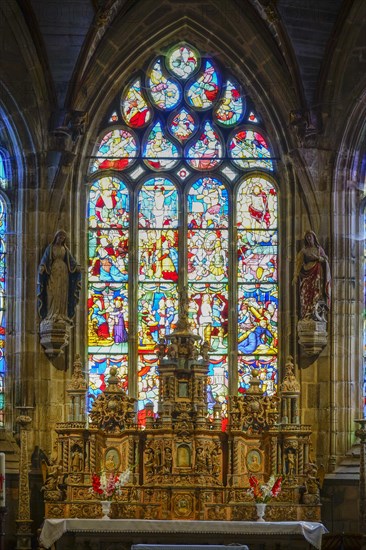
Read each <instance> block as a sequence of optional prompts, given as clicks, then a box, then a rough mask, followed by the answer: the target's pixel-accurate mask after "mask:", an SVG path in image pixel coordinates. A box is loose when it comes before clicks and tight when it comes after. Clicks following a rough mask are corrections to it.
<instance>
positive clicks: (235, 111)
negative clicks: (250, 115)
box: [215, 80, 245, 127]
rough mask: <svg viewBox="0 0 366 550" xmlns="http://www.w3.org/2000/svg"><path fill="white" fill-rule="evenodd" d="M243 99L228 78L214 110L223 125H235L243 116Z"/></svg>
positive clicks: (218, 120)
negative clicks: (222, 95)
mask: <svg viewBox="0 0 366 550" xmlns="http://www.w3.org/2000/svg"><path fill="white" fill-rule="evenodd" d="M244 109H245V104H244V99H243V97H242V95H241V94H240V92H239V90H238V87H237V86H235V84H233V83H232V82H231V81H230V80H228V81H227V82H226V85H225V93H224V97H223V98H222V99H221V100H220V104H219V106H218V108H217V109H216V111H215V118H216V120H217V122H218V123H220V124H222V125H223V126H227V127H230V126H235V124H237V123H238V122H240V120H241V119H242V117H243V114H244Z"/></svg>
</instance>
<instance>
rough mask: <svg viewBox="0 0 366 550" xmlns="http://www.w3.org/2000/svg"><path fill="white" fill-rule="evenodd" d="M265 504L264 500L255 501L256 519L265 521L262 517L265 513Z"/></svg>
mask: <svg viewBox="0 0 366 550" xmlns="http://www.w3.org/2000/svg"><path fill="white" fill-rule="evenodd" d="M266 506H267V504H265V503H264V502H257V503H256V505H255V507H256V509H257V516H258V519H257V521H266V520H265V519H264V514H265V513H266Z"/></svg>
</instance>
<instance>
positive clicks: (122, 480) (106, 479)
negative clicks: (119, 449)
mask: <svg viewBox="0 0 366 550" xmlns="http://www.w3.org/2000/svg"><path fill="white" fill-rule="evenodd" d="M130 475H131V468H127V470H125V471H124V472H122V473H121V474H119V475H117V474H114V473H112V472H111V473H110V474H106V473H105V472H103V473H102V474H101V475H98V474H93V475H92V486H91V487H90V489H89V491H90V492H91V493H93V494H95V495H97V496H98V498H100V499H101V500H112V498H113V496H114V495H120V494H121V490H122V487H123V486H124V485H125V484H126V483H127V482H128V480H129V478H130Z"/></svg>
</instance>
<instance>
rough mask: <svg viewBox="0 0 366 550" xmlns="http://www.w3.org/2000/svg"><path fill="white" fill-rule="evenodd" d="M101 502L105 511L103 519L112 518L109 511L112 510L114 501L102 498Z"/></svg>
mask: <svg viewBox="0 0 366 550" xmlns="http://www.w3.org/2000/svg"><path fill="white" fill-rule="evenodd" d="M100 503H101V505H102V512H103V517H102V519H110V517H109V512H110V510H111V504H112V501H110V500H101V501H100Z"/></svg>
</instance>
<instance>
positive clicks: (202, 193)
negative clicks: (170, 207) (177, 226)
mask: <svg viewBox="0 0 366 550" xmlns="http://www.w3.org/2000/svg"><path fill="white" fill-rule="evenodd" d="M187 200H188V205H187V209H188V212H187V214H188V228H189V229H204V228H210V229H215V228H217V229H220V228H225V227H227V226H228V219H227V217H228V213H229V197H228V192H227V189H226V188H225V186H224V185H223V184H222V183H221V182H220V181H219V180H218V179H216V178H210V177H205V178H200V179H199V180H197V181H196V182H195V183H194V184H193V185H192V187H191V188H190V190H189V193H188V196H187Z"/></svg>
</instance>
